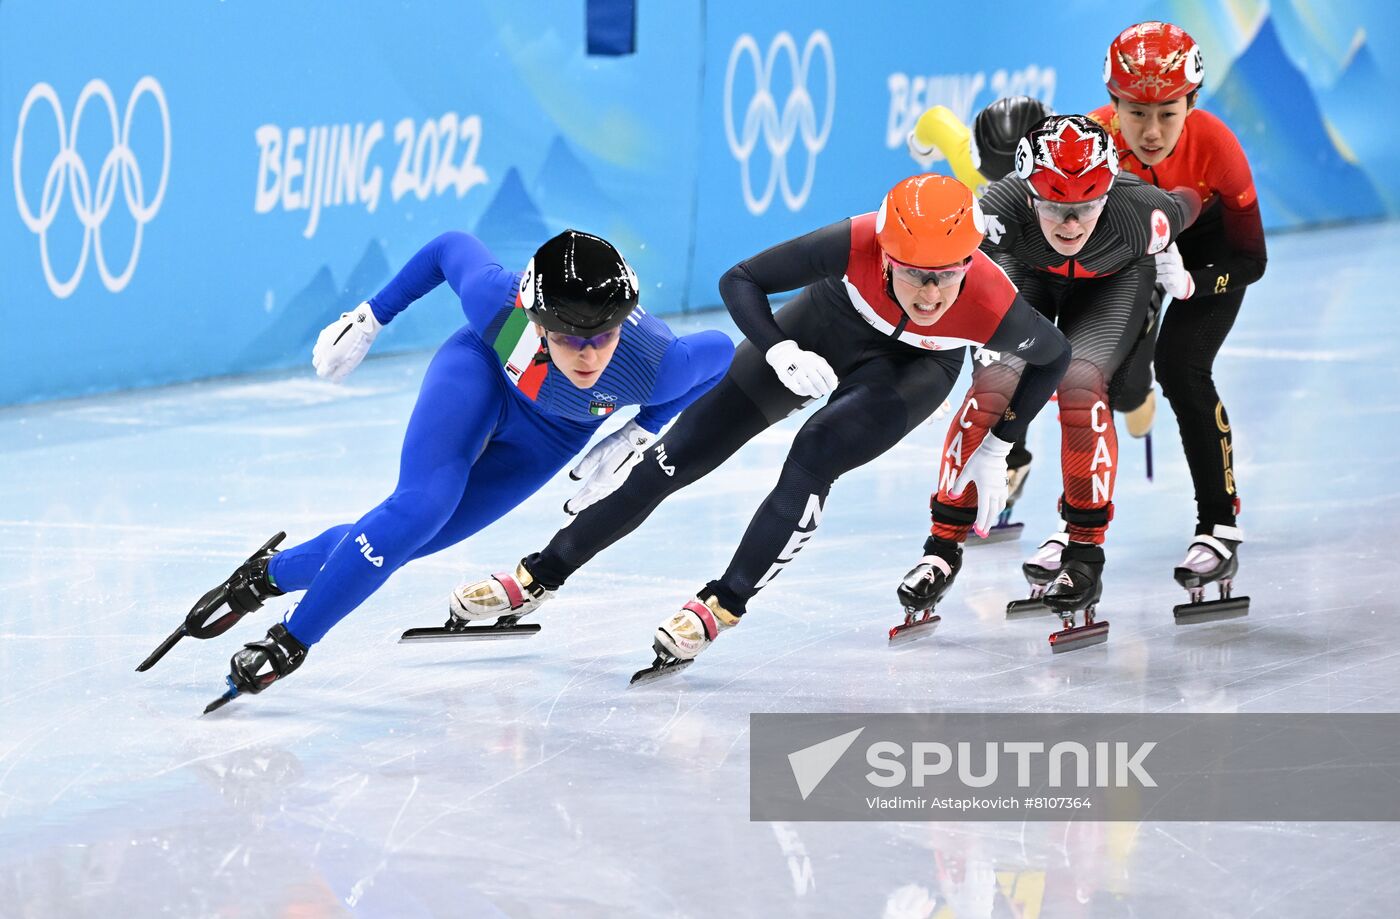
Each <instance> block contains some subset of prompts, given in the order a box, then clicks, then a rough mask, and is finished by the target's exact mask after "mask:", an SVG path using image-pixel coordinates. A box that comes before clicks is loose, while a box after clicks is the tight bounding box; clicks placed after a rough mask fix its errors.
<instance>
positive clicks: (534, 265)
mask: <svg viewBox="0 0 1400 919" xmlns="http://www.w3.org/2000/svg"><path fill="white" fill-rule="evenodd" d="M520 303H521V305H522V306H523V307H525V312H526V313H527V314H528V315H529V317H530V318H531V319H532V320H534V321H535V322H538V323H539V324H540V325H541V326H542V327H543V328H544V329H545V330H546V331H550V332H562V333H564V334H565V335H584V336H593V335H598V334H600V333H602V332H608V331H611V330H612V329H615V328H617V327H618V326H620V325H622V322H623V320H624V319H626V318H627V316H628V314H630V313H631V312H632V310H633V308H634V307H636V305H637V275H636V273H635V272H634V271H633V270H632V266H630V265H628V264H627V260H626V259H624V258H623V257H622V254H621V253H620V252H618V251H617V250H616V249H614V248H613V246H612V243H610V242H608V241H607V240H606V239H600V238H599V237H597V236H592V235H590V234H588V233H580V232H579V231H578V230H565V231H564V232H563V233H560V234H559V235H558V236H556V237H554V238H553V239H551V240H549V241H548V242H546V243H545V244H544V245H543V246H540V247H539V249H538V250H537V251H536V252H535V257H534V258H532V259H530V264H529V265H527V266H526V267H525V273H524V274H523V275H521V277H520Z"/></svg>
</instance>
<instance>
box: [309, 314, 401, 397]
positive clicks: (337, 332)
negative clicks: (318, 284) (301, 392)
mask: <svg viewBox="0 0 1400 919" xmlns="http://www.w3.org/2000/svg"><path fill="white" fill-rule="evenodd" d="M382 328H383V326H382V325H380V323H379V320H378V319H377V318H375V315H374V310H373V309H371V308H370V305H369V304H368V303H361V304H360V305H359V306H357V307H355V309H353V310H352V311H350V312H348V313H341V314H340V318H339V319H337V320H336V321H335V322H332V323H331V324H330V325H328V326H326V327H325V328H324V329H322V330H321V334H320V335H319V336H317V338H316V346H315V347H314V348H312V349H311V365H312V366H313V367H315V368H316V375H317V376H318V377H324V378H325V379H327V380H330V381H331V382H332V383H339V382H340V381H341V380H343V379H345V378H346V377H347V376H349V375H350V371H352V370H354V369H355V368H356V367H358V366H360V361H362V360H364V359H365V354H367V353H368V352H369V346H370V345H372V344H373V343H374V339H375V336H377V335H378V334H379V330H380V329H382Z"/></svg>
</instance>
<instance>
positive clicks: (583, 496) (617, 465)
mask: <svg viewBox="0 0 1400 919" xmlns="http://www.w3.org/2000/svg"><path fill="white" fill-rule="evenodd" d="M653 440H656V435H655V434H653V433H651V432H650V431H648V430H647V429H646V428H644V427H642V426H641V425H640V424H637V422H636V421H635V420H632V421H629V422H627V423H626V424H624V425H623V426H622V427H620V428H618V429H617V430H616V431H613V432H612V433H611V434H609V435H608V436H607V437H604V438H603V439H602V440H600V441H598V443H597V444H595V445H594V446H593V449H592V450H589V451H588V452H587V453H585V454H584V455H583V459H581V460H579V462H578V465H577V466H575V467H574V468H573V469H571V470H569V478H571V479H573V480H574V481H575V482H577V481H579V480H580V479H587V481H585V482H584V483H583V488H581V489H579V492H578V494H576V495H574V496H573V497H572V498H570V499H569V500H568V501H565V502H564V513H566V514H570V515H573V514H577V513H579V512H580V511H582V510H583V509H584V508H585V507H588V506H589V505H590V504H593V503H595V502H598V501H601V500H602V499H604V498H606V497H607V496H608V495H610V494H612V493H613V491H614V490H616V489H617V487H618V486H619V485H621V484H622V482H623V480H624V479H626V478H627V473H629V472H631V471H632V467H633V466H635V465H637V464H638V463H640V462H641V461H642V455H643V454H644V453H646V452H647V447H650V446H651V442H652V441H653Z"/></svg>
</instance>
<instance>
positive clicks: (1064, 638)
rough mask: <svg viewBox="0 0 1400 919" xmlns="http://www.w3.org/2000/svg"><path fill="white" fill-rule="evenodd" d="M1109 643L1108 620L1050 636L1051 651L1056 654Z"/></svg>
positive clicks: (1072, 627)
mask: <svg viewBox="0 0 1400 919" xmlns="http://www.w3.org/2000/svg"><path fill="white" fill-rule="evenodd" d="M1106 641H1108V620H1106V619H1101V620H1099V621H1098V622H1095V623H1092V624H1091V625H1080V626H1071V627H1070V628H1067V629H1061V630H1060V631H1058V632H1055V633H1053V634H1052V635H1051V636H1050V650H1051V651H1053V652H1055V653H1056V654H1060V653H1062V652H1064V651H1075V650H1078V649H1079V648H1087V647H1089V646H1090V645H1101V644H1103V643H1104V642H1106Z"/></svg>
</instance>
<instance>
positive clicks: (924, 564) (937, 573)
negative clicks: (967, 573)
mask: <svg viewBox="0 0 1400 919" xmlns="http://www.w3.org/2000/svg"><path fill="white" fill-rule="evenodd" d="M960 570H962V546H960V545H958V544H957V543H955V542H953V541H952V540H950V539H939V538H938V537H937V536H930V537H929V538H928V539H926V540H924V556H923V558H921V559H919V563H918V564H917V565H915V566H914V567H913V568H912V569H911V570H910V571H909V573H908V574H906V575H905V576H904V578H903V580H901V581H900V582H899V589H898V591H896V594H897V596H898V597H899V605H900V606H902V607H904V621H903V622H902V623H900V624H899V625H897V626H894V627H893V628H891V629H890V644H891V645H897V644H903V643H905V642H908V641H913V640H914V639H916V638H923V637H924V636H926V635H931V634H933V630H934V627H935V626H937V625H938V622H939V620H940V618H941V617H939V616H936V615H934V613H933V608H934V607H935V606H937V605H938V601H939V600H941V599H942V598H943V594H945V593H946V592H947V591H948V588H949V587H951V586H953V579H954V578H956V577H957V576H958V572H959V571H960Z"/></svg>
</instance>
